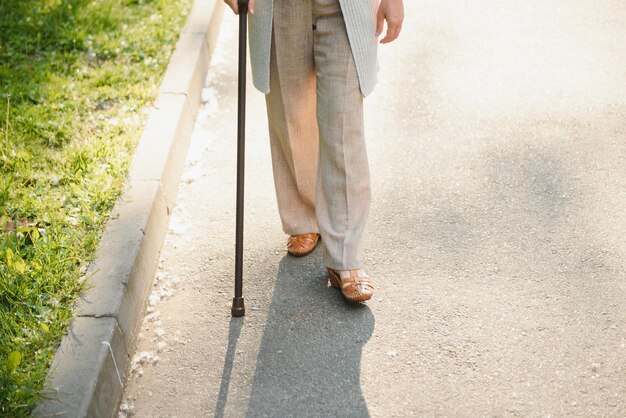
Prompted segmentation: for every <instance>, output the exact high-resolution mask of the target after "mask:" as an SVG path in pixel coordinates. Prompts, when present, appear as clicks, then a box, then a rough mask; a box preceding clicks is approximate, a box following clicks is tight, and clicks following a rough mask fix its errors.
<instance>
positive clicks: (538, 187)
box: [120, 0, 626, 417]
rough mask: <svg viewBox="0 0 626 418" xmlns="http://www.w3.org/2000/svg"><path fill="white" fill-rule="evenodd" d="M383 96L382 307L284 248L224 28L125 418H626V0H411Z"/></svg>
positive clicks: (252, 118) (377, 231) (377, 265)
mask: <svg viewBox="0 0 626 418" xmlns="http://www.w3.org/2000/svg"><path fill="white" fill-rule="evenodd" d="M405 3H406V14H407V17H406V22H405V24H404V32H403V33H402V37H401V39H400V40H398V41H397V43H394V44H391V45H388V46H384V47H382V48H381V52H380V57H381V67H382V68H381V72H380V83H379V85H378V87H377V90H376V92H375V93H374V94H373V95H371V97H368V99H367V104H366V106H367V107H366V119H367V122H366V124H367V126H366V130H367V135H368V146H369V155H370V164H371V171H372V179H373V204H372V210H371V215H370V219H369V223H368V227H367V233H366V237H365V239H366V242H367V244H366V247H367V254H366V259H367V269H368V272H369V273H370V275H371V276H372V277H374V278H375V284H376V287H377V289H376V293H375V296H374V298H373V299H372V300H371V301H369V302H368V303H367V304H366V305H358V306H349V305H348V304H346V303H344V301H343V300H342V298H341V295H340V293H339V292H338V291H337V290H335V289H332V288H329V287H327V284H326V274H325V270H324V267H323V265H322V260H321V251H319V249H318V250H316V251H315V252H314V253H313V254H312V255H310V256H308V257H306V258H304V259H296V258H292V257H289V256H287V255H286V252H285V241H286V237H285V236H284V235H283V233H282V231H281V228H280V222H279V218H278V213H277V208H276V203H275V196H274V189H273V183H272V174H271V165H270V157H269V139H268V134H267V123H266V116H265V108H264V99H263V97H262V95H261V94H260V93H258V92H256V91H253V90H252V89H250V92H249V103H248V115H249V117H248V145H247V157H248V158H247V172H246V175H247V180H246V188H247V189H246V230H245V231H246V232H245V234H246V235H245V236H246V243H245V278H244V280H245V283H244V295H245V298H246V306H247V315H246V317H245V318H244V319H231V317H230V307H231V299H232V282H233V276H234V274H233V271H234V225H235V220H234V218H235V137H236V134H235V133H236V127H235V123H236V118H235V109H236V30H237V20H236V19H235V18H234V17H232V16H231V15H230V14H229V13H228V14H227V15H226V16H225V21H224V26H223V29H222V34H221V39H220V41H219V46H218V51H217V53H216V55H215V57H214V60H213V63H212V68H211V76H210V78H209V80H208V87H207V88H206V90H205V92H204V98H205V101H206V104H205V106H204V109H203V112H202V114H201V115H200V119H199V122H198V124H197V128H196V131H195V133H194V136H193V139H192V145H191V150H190V153H189V157H188V160H187V162H186V168H185V173H184V175H183V181H182V183H181V187H180V191H179V195H178V201H177V202H178V203H177V207H176V208H175V210H174V213H173V216H172V220H171V225H170V231H169V233H168V235H167V238H166V241H165V244H164V249H163V252H162V260H161V262H160V267H159V271H158V273H157V276H156V278H155V287H154V292H153V294H152V296H151V299H150V307H149V308H148V313H147V316H146V320H145V323H144V328H143V331H142V335H141V336H140V340H139V342H138V347H137V353H136V356H135V358H134V361H133V370H132V374H131V377H130V378H129V381H128V389H127V391H126V393H125V397H124V401H123V404H122V407H121V412H120V415H121V416H128V415H134V416H137V417H204V416H217V417H221V416H225V417H242V416H250V417H261V416H273V417H286V416H297V417H304V416H315V417H330V416H358V417H363V416H368V415H369V416H373V417H406V416H433V415H438V416H538V417H539V416H542V417H548V416H550V417H555V416H585V417H587V416H602V417H606V416H616V417H623V416H626V268H625V260H626V48H624V45H625V43H624V42H625V40H626V2H625V1H622V0H553V1H549V2H546V1H543V0H541V1H539V0H527V1H518V2H503V1H499V0H472V1H470V0H449V1H435V0H408V1H406V2H405Z"/></svg>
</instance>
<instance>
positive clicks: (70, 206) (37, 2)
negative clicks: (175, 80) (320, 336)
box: [0, 0, 191, 417]
mask: <svg viewBox="0 0 626 418" xmlns="http://www.w3.org/2000/svg"><path fill="white" fill-rule="evenodd" d="M190 4H191V0H0V416H12V417H14V416H27V415H28V414H29V413H30V411H31V410H32V408H33V407H34V405H36V404H37V402H38V401H39V400H40V393H41V390H42V389H43V383H44V381H45V377H46V373H47V370H48V367H49V364H50V362H51V360H52V357H53V356H54V352H55V349H56V347H57V346H58V343H59V342H60V340H61V337H62V336H63V334H64V332H65V330H66V328H67V326H68V324H69V323H70V322H71V320H72V306H73V303H74V301H75V300H76V297H77V296H78V293H79V291H80V290H81V285H82V282H83V280H84V274H85V271H86V267H87V265H88V263H89V262H90V261H91V260H92V259H93V257H94V255H95V250H96V246H97V244H98V240H99V238H100V235H101V232H102V229H103V226H104V223H105V222H106V220H107V217H108V214H109V212H110V210H111V208H112V207H113V204H114V203H115V200H116V199H117V197H118V195H119V193H120V190H121V187H122V185H123V182H124V177H125V174H126V172H127V169H128V166H129V163H130V159H131V156H132V153H133V150H134V147H135V145H136V142H137V140H138V137H139V135H140V132H141V129H142V127H143V124H144V122H145V119H146V118H145V115H146V111H145V109H146V108H147V107H148V106H149V105H150V103H151V101H152V100H153V99H154V98H155V97H156V93H157V89H158V84H159V82H160V79H161V77H162V75H163V72H164V69H165V66H166V64H167V61H168V59H169V57H170V55H171V52H172V50H173V47H174V44H175V41H176V39H177V36H178V33H179V31H180V29H181V28H182V25H183V23H184V20H185V17H186V15H187V12H188V9H189V7H190Z"/></svg>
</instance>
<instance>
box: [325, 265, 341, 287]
mask: <svg viewBox="0 0 626 418" xmlns="http://www.w3.org/2000/svg"><path fill="white" fill-rule="evenodd" d="M328 281H329V282H330V285H331V286H332V287H334V288H335V289H341V279H340V278H339V275H338V274H337V273H336V272H335V271H333V270H331V269H328Z"/></svg>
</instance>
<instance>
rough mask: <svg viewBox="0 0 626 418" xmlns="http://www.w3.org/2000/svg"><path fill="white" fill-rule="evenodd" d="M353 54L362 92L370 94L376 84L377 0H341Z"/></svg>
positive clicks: (365, 94)
mask: <svg viewBox="0 0 626 418" xmlns="http://www.w3.org/2000/svg"><path fill="white" fill-rule="evenodd" d="M339 3H340V4H341V11H342V12H343V17H344V20H345V22H346V30H347V31H348V38H349V39H350V47H351V48H352V55H353V56H354V62H355V63H356V69H357V74H358V75H359V82H360V83H361V92H362V93H363V95H364V96H367V95H368V94H370V93H371V92H372V91H373V90H374V87H375V86H376V80H377V75H376V73H377V71H378V57H377V51H378V40H377V38H376V8H377V5H378V1H376V0H340V1H339Z"/></svg>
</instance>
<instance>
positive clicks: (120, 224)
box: [33, 0, 224, 417]
mask: <svg viewBox="0 0 626 418" xmlns="http://www.w3.org/2000/svg"><path fill="white" fill-rule="evenodd" d="M223 10H224V5H223V2H222V1H221V0H195V1H194V5H193V9H192V11H191V14H190V15H189V17H188V19H187V22H186V25H185V27H184V29H183V31H182V33H181V35H180V38H179V40H178V43H177V44H176V49H175V50H174V53H173V55H172V58H171V59H170V62H169V65H168V68H167V71H166V73H165V76H164V78H163V82H162V83H161V88H160V90H159V95H158V97H157V100H156V105H155V109H154V111H153V112H152V113H151V115H150V117H149V119H148V122H147V124H146V127H145V129H144V132H143V134H142V136H141V139H140V141H139V144H138V146H137V149H136V151H135V154H134V156H133V161H132V164H131V167H130V171H129V176H128V181H127V184H126V187H125V189H124V191H123V193H122V196H121V197H120V199H119V200H118V202H117V204H116V205H115V207H114V208H113V211H112V213H111V217H110V219H109V222H108V223H107V225H106V227H105V231H104V234H103V236H102V239H101V241H100V244H99V246H98V251H97V255H96V259H95V261H94V262H93V263H91V264H90V266H89V271H88V275H87V276H88V277H89V282H88V285H87V290H86V291H85V292H84V294H82V295H81V298H80V301H79V303H78V307H77V311H76V313H77V315H76V318H75V319H74V321H73V322H72V324H71V325H70V327H69V330H68V333H67V335H66V336H65V337H64V338H63V340H62V341H61V345H60V347H59V349H58V351H57V353H56V355H55V357H54V360H53V362H52V366H51V368H50V372H49V373H48V377H47V381H46V389H45V393H44V401H43V402H42V403H40V404H39V405H38V406H37V408H35V410H34V412H33V415H34V416H42V417H43V416H64V417H87V416H89V417H96V416H97V417H113V416H116V414H117V407H118V404H119V402H120V399H121V397H122V394H123V390H124V387H123V384H124V382H125V380H126V370H127V368H128V366H129V364H130V359H131V356H132V353H133V345H134V340H135V336H136V334H137V332H138V330H139V327H140V325H141V317H142V313H143V310H144V308H145V305H146V300H147V297H148V293H149V290H150V287H151V285H152V280H153V277H154V272H155V269H156V265H157V262H158V257H159V253H160V250H161V245H162V242H163V237H164V235H165V232H166V230H167V225H168V221H169V215H170V213H171V210H172V205H173V202H174V198H175V196H176V191H177V188H178V182H179V180H180V176H181V172H182V169H183V164H184V161H185V157H186V154H187V151H188V147H189V139H190V135H191V132H192V130H193V123H194V120H195V117H196V114H197V112H198V108H199V106H200V94H201V91H202V88H203V87H204V80H205V78H206V75H207V71H208V66H209V58H210V54H211V51H212V50H213V48H214V46H215V42H216V40H217V34H218V31H219V26H220V23H221V18H222V14H223Z"/></svg>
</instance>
